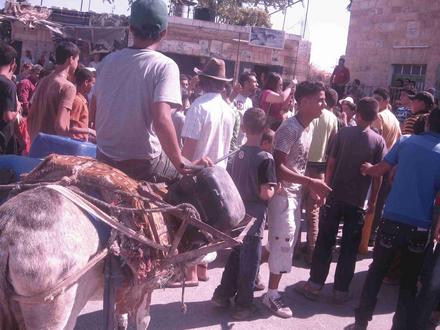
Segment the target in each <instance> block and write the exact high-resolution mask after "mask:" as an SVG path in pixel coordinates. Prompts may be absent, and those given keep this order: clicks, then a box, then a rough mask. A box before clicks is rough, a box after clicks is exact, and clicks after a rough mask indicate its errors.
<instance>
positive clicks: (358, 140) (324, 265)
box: [298, 97, 387, 303]
mask: <svg viewBox="0 0 440 330" xmlns="http://www.w3.org/2000/svg"><path fill="white" fill-rule="evenodd" d="M378 112H379V104H378V102H377V101H376V100H375V99H373V98H371V97H365V98H363V99H361V100H360V101H359V103H358V105H357V108H356V124H357V126H352V127H344V128H342V129H341V130H340V132H339V133H337V134H336V137H335V141H334V144H333V147H332V149H331V152H330V155H329V158H328V161H327V169H326V175H325V179H326V183H327V184H328V185H330V186H331V188H332V193H331V194H330V195H329V197H328V199H327V203H326V205H325V206H324V208H323V210H322V217H321V220H320V222H319V233H318V239H317V241H316V247H315V251H314V253H313V258H312V267H311V269H310V278H309V280H308V282H306V283H305V284H303V285H300V286H299V287H298V288H299V289H300V291H301V293H303V294H304V296H306V297H307V298H309V299H312V300H314V299H317V298H318V296H319V293H320V290H321V288H322V286H323V285H324V283H325V280H326V278H327V275H328V272H329V268H330V263H331V260H332V250H333V247H334V246H335V244H336V236H337V234H338V229H339V223H340V222H341V221H342V220H343V221H344V230H343V234H342V242H341V252H340V255H339V259H338V264H337V266H336V272H335V281H334V285H333V302H334V303H343V302H345V301H347V300H348V299H349V291H348V289H349V286H350V282H351V280H352V278H353V275H354V269H355V265H356V257H357V251H358V247H359V243H360V241H361V238H362V227H363V225H364V215H365V211H364V204H365V200H366V198H367V193H368V189H369V187H370V185H371V178H370V177H366V176H363V175H362V174H361V172H360V171H359V168H360V166H361V165H362V164H363V163H365V162H368V163H372V164H378V163H380V162H381V161H382V159H383V157H384V155H385V154H386V152H387V148H386V145H385V141H384V139H383V138H382V136H380V135H379V134H377V133H376V132H374V131H373V130H372V129H371V127H370V125H371V124H372V123H373V122H374V121H375V120H376V118H377V114H378ZM379 186H380V180H378V179H375V180H373V185H372V189H371V194H370V198H369V200H368V208H367V211H366V212H367V213H369V212H372V211H373V210H374V204H375V201H376V198H377V193H378V189H379Z"/></svg>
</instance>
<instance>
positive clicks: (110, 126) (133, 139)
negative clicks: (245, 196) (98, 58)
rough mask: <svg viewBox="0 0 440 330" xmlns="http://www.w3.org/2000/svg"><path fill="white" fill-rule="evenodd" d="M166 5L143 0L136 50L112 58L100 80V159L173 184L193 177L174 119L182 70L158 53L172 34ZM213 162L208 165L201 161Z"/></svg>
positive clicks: (136, 10)
mask: <svg viewBox="0 0 440 330" xmlns="http://www.w3.org/2000/svg"><path fill="white" fill-rule="evenodd" d="M167 25H168V8H167V5H166V3H165V2H164V1H157V0H154V1H153V0H137V1H135V2H134V3H133V5H132V9H131V16H130V31H131V33H132V35H133V46H131V47H128V48H125V49H123V50H121V51H118V52H115V53H113V54H110V55H109V56H107V57H106V58H105V59H104V60H103V61H102V63H101V66H100V69H99V72H98V79H97V82H96V87H95V88H96V92H95V95H96V102H92V104H93V103H96V139H97V159H98V160H100V161H102V162H104V163H107V164H109V165H111V166H113V167H116V168H118V169H120V170H121V171H123V172H125V173H126V174H128V175H129V176H131V177H132V178H134V179H138V180H146V181H150V182H166V183H171V182H173V181H176V179H178V178H179V175H180V174H186V173H189V170H188V169H186V168H185V165H186V164H190V163H189V161H188V160H186V159H185V158H184V157H183V156H182V153H181V150H180V148H179V143H178V141H177V137H176V131H175V129H174V126H173V122H172V119H171V108H172V107H173V106H175V105H181V94H180V85H179V76H180V74H179V68H178V66H177V64H176V63H175V62H174V61H173V60H172V59H170V58H168V57H167V56H165V55H163V54H161V53H159V52H157V51H156V50H157V49H158V47H159V44H160V42H161V40H162V39H163V38H164V37H165V35H166V33H167ZM200 162H201V163H203V164H205V165H206V164H207V163H208V161H207V160H206V159H205V160H203V161H196V163H200Z"/></svg>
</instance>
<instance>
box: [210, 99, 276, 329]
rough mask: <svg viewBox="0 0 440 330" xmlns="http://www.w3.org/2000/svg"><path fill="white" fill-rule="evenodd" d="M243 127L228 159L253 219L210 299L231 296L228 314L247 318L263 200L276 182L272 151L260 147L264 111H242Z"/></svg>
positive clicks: (222, 302) (223, 301)
mask: <svg viewBox="0 0 440 330" xmlns="http://www.w3.org/2000/svg"><path fill="white" fill-rule="evenodd" d="M242 125H243V130H244V132H245V133H246V136H247V142H246V144H245V145H244V146H243V147H241V149H240V151H239V152H238V154H237V155H236V156H235V158H234V160H233V163H232V178H233V180H234V182H235V184H236V185H237V188H238V191H239V192H240V194H241V197H242V199H243V202H244V205H245V207H246V213H247V214H249V215H250V216H252V217H254V218H255V219H256V220H255V223H254V224H253V226H252V227H251V228H250V230H249V232H248V233H247V235H246V236H245V238H244V240H243V245H242V246H239V247H236V248H234V249H233V251H232V252H231V254H230V256H229V259H228V262H227V264H226V266H225V270H224V272H223V275H222V279H221V283H220V285H219V286H218V287H217V289H216V290H215V292H214V295H213V297H212V299H211V301H212V302H213V304H214V305H216V306H218V307H227V306H229V303H230V298H232V297H234V296H235V309H234V311H233V314H232V317H233V318H234V319H237V320H242V319H247V318H249V316H250V315H251V314H252V311H253V308H252V300H253V290H254V282H255V278H256V275H257V272H258V267H259V264H260V256H261V240H262V238H263V229H264V223H265V217H266V209H267V201H268V200H269V199H270V198H272V196H273V194H274V190H275V189H274V188H275V186H276V184H277V180H276V177H275V162H274V160H273V158H272V155H271V154H270V153H268V152H266V151H263V150H262V149H261V147H260V144H261V140H262V136H263V133H264V129H265V126H266V115H265V113H264V111H263V110H261V109H258V108H251V109H249V110H247V111H246V112H245V113H244V116H243V124H242Z"/></svg>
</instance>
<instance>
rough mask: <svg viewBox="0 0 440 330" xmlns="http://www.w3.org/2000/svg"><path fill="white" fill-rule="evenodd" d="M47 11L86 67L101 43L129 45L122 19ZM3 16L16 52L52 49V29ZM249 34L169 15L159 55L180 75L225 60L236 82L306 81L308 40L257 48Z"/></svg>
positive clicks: (246, 29)
mask: <svg viewBox="0 0 440 330" xmlns="http://www.w3.org/2000/svg"><path fill="white" fill-rule="evenodd" d="M27 8H28V9H29V10H30V11H41V9H42V8H43V7H38V6H35V7H33V6H27ZM45 10H46V9H45ZM49 10H50V11H51V13H50V16H49V17H48V19H47V20H45V22H46V21H50V22H53V23H54V24H56V27H57V28H59V29H60V30H62V31H63V33H64V34H65V35H67V36H68V37H69V38H71V39H74V40H75V41H77V42H78V43H79V44H80V47H81V52H82V58H81V60H82V61H83V62H84V63H86V64H87V63H88V60H89V58H90V56H89V53H90V52H91V50H93V49H94V48H96V47H97V46H102V45H106V46H105V47H106V48H107V49H112V48H115V44H117V45H118V47H124V46H125V45H127V43H129V42H130V40H129V39H130V37H129V33H128V18H127V17H125V16H116V15H108V14H95V13H89V12H78V11H73V10H66V9H60V8H51V9H49ZM20 11H23V8H21V10H20ZM5 14H9V16H7V17H6V16H5V15H3V17H1V16H0V18H3V20H5V19H9V20H11V26H12V28H11V30H12V31H11V42H12V43H14V44H15V45H16V46H17V47H16V48H19V49H20V50H22V51H25V50H28V49H29V50H31V51H32V53H33V54H34V55H35V58H38V57H39V56H40V54H42V53H43V52H45V53H50V52H52V51H53V47H54V38H55V39H56V38H57V36H55V35H54V31H53V27H50V26H49V27H48V26H46V25H44V26H35V27H29V24H26V22H23V20H17V19H13V18H14V17H13V16H11V15H13V14H14V13H5ZM28 16H29V15H27V17H28ZM11 17H12V19H11ZM34 25H35V24H34ZM250 32H251V28H250V27H243V26H234V25H227V24H220V23H214V22H208V21H203V20H196V19H189V18H183V17H177V16H171V17H170V20H169V27H168V34H167V36H166V39H165V40H164V41H163V42H162V44H161V48H160V51H161V52H163V53H165V54H167V55H168V56H170V57H171V58H173V59H174V60H175V61H176V62H177V63H178V65H179V67H180V69H181V72H182V73H186V74H194V71H193V68H194V67H201V66H203V64H204V62H205V61H206V59H207V58H209V57H211V56H215V57H219V58H222V59H224V60H225V62H226V69H227V74H228V76H229V77H235V78H236V77H237V76H238V75H239V73H241V72H243V71H244V70H251V71H256V72H257V73H258V74H261V73H262V72H268V71H276V72H279V73H281V74H282V75H283V76H284V78H285V79H292V78H293V77H294V76H296V78H297V79H298V80H304V79H306V78H307V74H308V69H309V60H310V49H311V44H310V42H309V41H306V40H303V39H302V38H301V37H300V36H298V35H293V34H287V33H286V34H285V38H284V48H278V49H277V48H271V47H260V46H255V45H252V44H251V43H250V42H249V35H250ZM58 37H59V36H58ZM116 48H117V47H116Z"/></svg>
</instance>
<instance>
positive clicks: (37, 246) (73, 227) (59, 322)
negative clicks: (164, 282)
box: [0, 187, 151, 330]
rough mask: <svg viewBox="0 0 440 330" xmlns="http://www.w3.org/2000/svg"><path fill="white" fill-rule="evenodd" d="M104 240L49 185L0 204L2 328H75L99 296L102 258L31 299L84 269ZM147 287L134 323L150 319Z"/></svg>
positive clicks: (143, 326)
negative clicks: (60, 286) (63, 286)
mask: <svg viewBox="0 0 440 330" xmlns="http://www.w3.org/2000/svg"><path fill="white" fill-rule="evenodd" d="M105 244H106V242H105V240H104V239H103V238H102V235H101V233H100V232H99V228H98V227H97V226H96V224H94V223H93V222H92V221H91V220H90V218H89V217H88V216H87V214H85V213H84V212H83V211H82V210H81V209H80V208H79V207H78V206H76V204H74V203H73V202H71V201H70V200H69V199H67V198H66V197H64V196H63V195H61V194H60V193H58V192H56V191H54V190H51V189H49V188H45V187H40V188H36V189H33V190H28V191H25V192H22V193H20V194H18V195H17V196H15V197H13V198H11V199H9V200H8V201H6V202H5V203H4V204H3V205H2V206H0V329H51V330H58V329H73V328H74V326H75V323H76V319H77V317H78V315H79V313H80V312H81V310H82V309H83V307H84V306H85V305H86V303H87V302H88V301H89V300H90V299H92V298H93V297H102V293H103V287H104V262H103V261H101V262H99V263H97V264H96V265H95V266H94V267H93V268H91V269H90V270H89V271H88V272H87V273H85V274H84V275H83V276H82V277H81V278H80V279H79V280H78V282H77V283H76V284H74V285H73V286H71V287H70V288H68V289H67V290H66V291H65V292H64V293H62V294H60V295H58V296H57V297H55V298H54V299H53V300H52V301H46V302H45V301H34V302H29V301H27V300H26V299H21V298H23V297H32V296H35V295H37V294H39V293H42V292H47V290H50V289H51V288H53V286H54V285H56V284H57V283H58V282H59V281H60V280H61V279H62V278H63V277H64V276H66V274H68V273H70V272H72V271H75V270H79V269H82V268H83V267H84V266H85V265H86V264H87V262H88V261H89V260H90V259H91V258H92V257H93V256H94V255H95V254H97V253H98V252H99V251H101V250H102V248H103V247H104V246H105ZM150 302H151V290H150V291H148V292H146V294H145V296H144V298H143V303H142V304H141V306H140V307H139V308H138V311H137V314H136V323H137V324H136V325H137V329H138V330H140V329H142V330H145V329H146V328H147V327H148V323H149V320H150V316H149V305H150Z"/></svg>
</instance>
